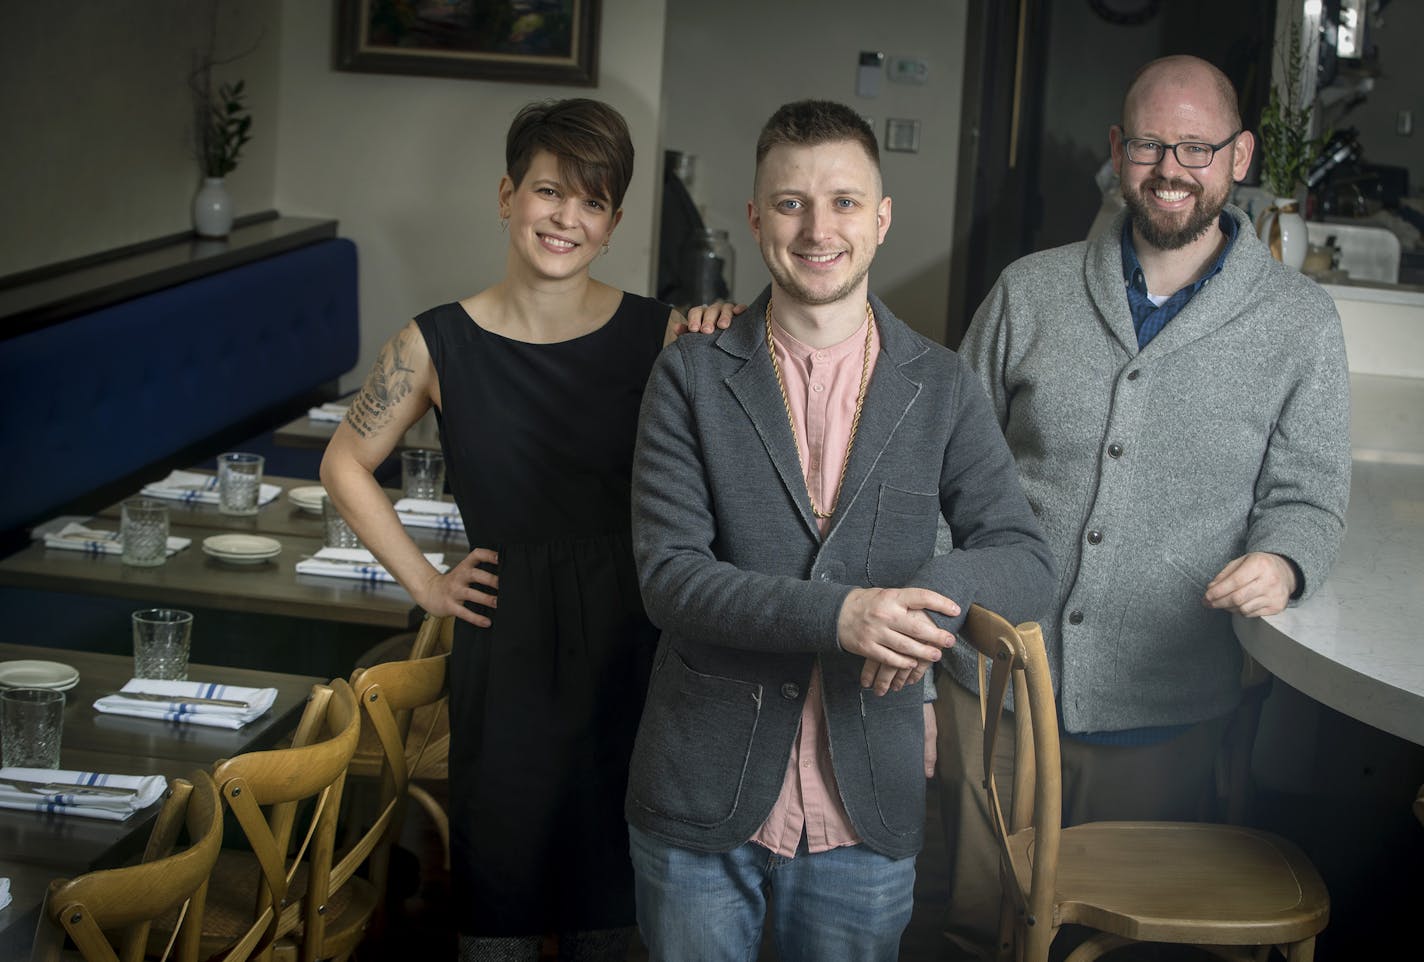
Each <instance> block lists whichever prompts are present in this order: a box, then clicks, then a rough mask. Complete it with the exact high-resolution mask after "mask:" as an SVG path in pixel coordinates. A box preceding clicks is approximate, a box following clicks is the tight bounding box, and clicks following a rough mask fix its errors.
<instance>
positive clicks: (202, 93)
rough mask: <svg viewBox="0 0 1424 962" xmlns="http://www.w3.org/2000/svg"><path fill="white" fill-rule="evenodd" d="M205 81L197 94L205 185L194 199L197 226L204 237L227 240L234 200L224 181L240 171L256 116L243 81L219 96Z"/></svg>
mask: <svg viewBox="0 0 1424 962" xmlns="http://www.w3.org/2000/svg"><path fill="white" fill-rule="evenodd" d="M204 80H205V82H204V83H203V84H202V85H201V86H200V87H199V88H198V89H197V90H196V91H195V94H196V111H197V149H198V160H199V163H200V164H201V165H202V168H203V186H202V187H201V188H199V190H198V194H197V196H196V197H194V198H193V227H194V230H196V231H197V233H198V235H199V236H200V237H226V236H227V235H228V233H229V232H230V231H231V230H232V198H231V197H229V196H228V193H227V186H226V184H225V183H224V178H225V177H227V175H228V174H230V173H232V172H233V170H235V169H236V168H237V161H238V159H239V158H240V157H241V156H242V148H243V146H244V145H245V144H246V143H247V142H248V141H249V140H251V139H252V115H251V113H250V112H249V111H248V109H247V105H246V103H245V100H246V96H247V92H246V90H245V89H244V88H243V82H242V81H241V80H239V81H237V82H236V83H231V84H222V85H221V86H220V87H218V92H217V95H216V96H213V95H212V93H211V90H212V87H211V79H210V78H209V77H208V76H207V75H206V74H204Z"/></svg>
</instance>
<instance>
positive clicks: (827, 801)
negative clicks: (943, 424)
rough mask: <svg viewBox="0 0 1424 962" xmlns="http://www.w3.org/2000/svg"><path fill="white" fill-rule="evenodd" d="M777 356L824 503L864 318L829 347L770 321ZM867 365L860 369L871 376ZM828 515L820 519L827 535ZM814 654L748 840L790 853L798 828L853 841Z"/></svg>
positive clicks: (835, 470)
mask: <svg viewBox="0 0 1424 962" xmlns="http://www.w3.org/2000/svg"><path fill="white" fill-rule="evenodd" d="M772 332H773V334H774V335H775V338H776V361H777V363H778V364H780V365H781V380H782V382H783V383H784V384H785V386H786V399H787V401H788V403H789V404H790V405H791V416H792V417H793V418H795V419H796V435H797V437H798V438H799V440H800V443H801V466H802V467H803V468H804V469H805V472H806V488H807V490H808V491H810V492H811V493H812V495H813V500H814V501H815V502H816V507H818V508H820V509H821V510H822V511H826V510H828V509H829V508H830V507H831V505H832V504H834V503H835V501H836V495H837V490H836V489H837V488H838V487H839V485H840V479H841V465H842V464H843V463H844V461H845V458H846V454H847V453H848V452H847V450H846V449H847V447H848V446H849V443H850V428H851V423H852V422H853V421H854V419H855V401H856V397H857V396H858V395H859V393H860V380H861V370H862V367H863V366H864V365H863V361H864V358H865V325H864V324H862V325H861V326H860V327H859V328H857V329H856V332H855V333H854V334H852V335H851V336H850V337H848V338H846V339H845V340H844V341H841V342H840V343H839V344H835V345H833V346H831V347H823V348H814V347H809V346H807V345H805V344H803V343H801V342H800V341H798V340H796V339H795V338H793V337H792V336H791V335H789V334H787V333H786V332H785V331H784V330H782V329H781V326H780V325H778V324H776V323H775V322H773V324H772ZM870 336H871V344H870V362H869V364H870V371H873V370H874V369H875V358H876V355H877V354H879V352H880V335H879V331H877V330H875V328H874V325H871V332H870ZM869 373H870V372H869V371H867V372H866V376H867V377H868V376H869ZM830 521H831V519H829V518H821V519H818V523H819V525H820V528H821V533H822V534H825V532H826V528H827V527H828V526H829V524H830ZM821 687H822V683H821V666H820V663H819V661H818V662H817V664H816V667H815V670H814V671H813V672H812V673H811V684H810V686H809V687H808V688H807V690H806V701H805V702H804V703H803V704H802V706H801V729H800V731H799V732H798V733H797V736H796V741H795V743H794V744H793V745H792V746H791V757H790V758H789V759H788V760H787V762H786V778H785V780H784V781H783V782H782V783H781V794H780V795H779V796H778V797H777V799H776V805H775V806H773V807H772V810H771V814H770V815H768V816H767V819H766V821H765V822H763V823H762V826H761V828H760V829H758V830H757V833H756V834H755V835H753V836H752V841H754V842H756V843H758V844H760V845H764V846H766V847H767V848H768V849H770V850H771V851H773V852H775V853H776V854H777V855H782V856H786V857H788V858H790V857H792V856H794V855H795V854H796V848H797V846H798V845H799V844H800V842H801V833H802V831H803V830H804V831H805V833H806V841H807V844H808V847H809V848H810V850H811V851H812V852H824V851H827V850H828V849H833V848H839V847H841V846H843V845H855V844H856V843H857V842H859V841H860V837H859V836H857V835H856V834H855V828H854V826H852V825H851V822H850V816H848V815H847V814H846V810H845V806H844V805H843V804H842V803H841V796H840V789H839V788H837V787H836V773H835V769H834V768H833V767H832V765H831V750H830V742H829V740H828V738H827V735H826V729H825V711H824V702H823V701H822V697H821Z"/></svg>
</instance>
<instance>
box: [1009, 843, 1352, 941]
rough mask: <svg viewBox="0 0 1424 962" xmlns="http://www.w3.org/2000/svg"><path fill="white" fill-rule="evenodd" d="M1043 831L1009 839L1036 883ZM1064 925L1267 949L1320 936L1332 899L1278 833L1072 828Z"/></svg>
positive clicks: (1065, 848)
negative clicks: (1035, 860) (1036, 852)
mask: <svg viewBox="0 0 1424 962" xmlns="http://www.w3.org/2000/svg"><path fill="white" fill-rule="evenodd" d="M1033 842H1034V839H1033V830H1032V829H1028V830H1025V831H1022V832H1018V833H1016V834H1015V835H1013V836H1012V837H1011V838H1010V839H1009V849H1010V857H1011V858H1012V860H1013V865H1014V871H1015V873H1016V875H1017V876H1018V878H1019V880H1020V883H1021V884H1022V885H1023V886H1025V888H1026V887H1027V885H1028V879H1029V878H1030V873H1031V872H1032V867H1033V856H1034V844H1033ZM1058 857H1059V862H1058V885H1057V900H1058V902H1059V913H1060V917H1059V918H1058V919H1056V920H1054V924H1055V925H1059V924H1065V923H1078V924H1081V925H1088V926H1091V927H1093V928H1096V929H1099V930H1101V931H1105V932H1112V933H1114V934H1117V935H1121V936H1124V937H1126V938H1130V939H1135V940H1138V941H1145V942H1182V943H1195V944H1211V945H1263V944H1272V943H1284V942H1295V941H1298V940H1301V939H1305V938H1308V937H1310V936H1313V935H1315V934H1316V933H1318V932H1320V931H1321V930H1322V929H1324V928H1325V923H1326V922H1327V921H1328V919H1329V914H1330V909H1329V905H1330V902H1329V897H1328V896H1327V894H1326V890H1325V883H1324V882H1323V881H1321V879H1320V876H1319V875H1318V874H1317V873H1316V871H1315V868H1314V866H1312V865H1311V864H1310V861H1309V860H1308V859H1307V858H1306V857H1305V855H1304V853H1302V852H1301V851H1300V849H1298V848H1297V847H1296V846H1295V845H1293V844H1292V843H1290V842H1288V841H1286V840H1285V839H1283V838H1280V837H1279V836H1276V835H1272V834H1270V833H1268V832H1261V831H1255V830H1252V829H1246V828H1240V827H1236V826H1229V825H1208V824H1199V823H1188V822H1180V823H1179V822H1092V823H1089V824H1086V825H1077V826H1074V827H1072V828H1066V829H1064V830H1063V834H1062V841H1061V843H1060V847H1059V855H1058Z"/></svg>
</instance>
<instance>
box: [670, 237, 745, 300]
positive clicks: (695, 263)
mask: <svg viewBox="0 0 1424 962" xmlns="http://www.w3.org/2000/svg"><path fill="white" fill-rule="evenodd" d="M735 264H736V253H735V252H734V251H733V250H732V242H731V240H729V239H728V237H727V232H726V231H724V230H721V229H719V228H711V227H705V228H703V229H702V230H700V231H698V232H696V233H694V234H693V235H692V236H691V237H690V238H688V241H687V244H686V246H685V247H684V248H683V270H682V276H683V278H684V280H685V282H686V284H687V295H688V303H689V304H692V305H696V304H710V303H712V302H713V301H725V300H729V299H730V298H731V296H732V283H733V280H734V278H733V273H734V267H735Z"/></svg>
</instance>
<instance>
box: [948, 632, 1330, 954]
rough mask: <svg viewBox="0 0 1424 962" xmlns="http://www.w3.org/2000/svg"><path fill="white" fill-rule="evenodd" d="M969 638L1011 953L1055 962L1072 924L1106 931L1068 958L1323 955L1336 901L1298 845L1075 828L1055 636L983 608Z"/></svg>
mask: <svg viewBox="0 0 1424 962" xmlns="http://www.w3.org/2000/svg"><path fill="white" fill-rule="evenodd" d="M959 638H960V641H961V642H962V643H967V644H969V645H971V646H973V648H974V649H976V650H977V651H978V652H979V655H980V656H981V659H980V666H981V672H980V675H981V686H980V687H981V691H983V692H984V693H985V694H984V696H983V697H982V699H981V704H982V705H983V706H984V708H985V712H984V785H985V789H986V790H987V792H988V793H989V809H990V817H991V820H992V821H993V823H994V831H995V834H996V836H997V837H998V839H999V848H1000V861H1001V876H1002V882H1003V886H1004V902H1003V906H1004V908H1003V917H1002V919H1001V926H1000V929H1001V939H1000V958H1001V959H1007V958H1016V959H1018V960H1020V962H1025V960H1027V962H1044V960H1046V959H1047V958H1048V950H1049V946H1050V944H1051V943H1052V942H1053V939H1054V937H1055V936H1056V935H1057V933H1058V930H1059V927H1060V926H1062V925H1064V924H1068V923H1075V924H1078V925H1084V926H1088V927H1090V928H1092V929H1096V930H1097V932H1096V933H1095V934H1094V935H1092V936H1091V937H1089V938H1088V940H1087V941H1086V942H1084V943H1083V944H1082V945H1080V946H1079V947H1078V948H1077V949H1075V950H1074V951H1073V953H1072V954H1071V955H1069V956H1068V962H1088V960H1091V959H1096V958H1098V957H1099V956H1100V955H1103V954H1104V953H1106V952H1110V951H1112V950H1113V949H1116V948H1119V947H1121V946H1123V945H1126V944H1129V943H1132V942H1175V943H1183V944H1191V945H1196V946H1198V947H1200V948H1202V949H1204V950H1206V951H1208V952H1210V953H1211V954H1213V955H1216V956H1218V957H1221V958H1226V959H1264V958H1265V957H1266V955H1267V954H1268V953H1269V951H1270V947H1271V946H1276V947H1279V948H1280V949H1281V951H1282V953H1283V954H1284V955H1285V956H1286V958H1287V959H1289V960H1291V962H1309V960H1310V959H1312V958H1313V956H1314V950H1315V936H1316V935H1317V934H1318V933H1319V932H1320V931H1321V930H1322V929H1324V928H1325V923H1326V921H1327V920H1328V918H1329V912H1330V902H1329V896H1328V895H1327V894H1326V891H1325V884H1324V883H1323V882H1322V881H1321V880H1320V876H1319V875H1318V874H1317V873H1316V871H1315V868H1314V867H1313V866H1312V865H1311V864H1310V862H1309V860H1307V859H1306V857H1305V856H1304V855H1303V854H1302V853H1301V851H1300V850H1299V849H1298V848H1296V846H1295V845H1293V844H1291V843H1290V842H1288V841H1286V840H1285V839H1283V838H1279V837H1278V836H1275V835H1271V834H1269V833H1267V832H1260V831H1254V830H1251V829H1246V828H1240V827H1237V826H1227V825H1209V824H1203V823H1185V822H1090V823H1088V824H1085V825H1075V826H1072V827H1070V828H1063V827H1062V819H1061V812H1062V767H1061V763H1060V756H1059V742H1058V716H1057V713H1056V711H1055V709H1054V703H1053V687H1052V681H1051V679H1050V678H1049V672H1048V659H1047V655H1046V653H1045V651H1044V647H1043V635H1042V632H1041V631H1040V629H1039V627H1038V625H1037V624H1033V623H1028V624H1024V625H1020V626H1018V627H1014V626H1013V625H1011V624H1009V623H1008V622H1007V621H1005V620H1004V619H1003V618H1001V617H1000V616H998V615H997V614H994V613H993V612H991V611H988V610H986V609H984V608H981V607H979V606H978V605H974V606H972V607H971V608H970V611H969V614H968V616H967V618H966V620H965V624H964V627H963V628H962V629H961V630H960V633H959ZM986 665H987V672H986V671H985V666H986ZM986 674H987V678H986V677H985V675H986ZM1010 686H1012V688H1013V692H1014V702H1013V707H1014V725H1013V728H1014V731H1013V734H1012V737H1013V738H1014V741H1015V752H1016V757H1015V765H1014V776H1013V796H1012V808H1011V809H1005V807H1004V805H1003V802H1002V798H1001V793H1000V786H999V785H998V784H997V783H996V780H995V778H994V773H993V766H992V758H993V752H994V745H995V743H996V741H997V739H998V738H999V737H1001V736H1002V735H1003V732H1002V731H1001V721H1002V720H1003V719H1004V715H1003V707H1004V702H1005V698H1006V695H1007V692H1008V691H1009V689H1010Z"/></svg>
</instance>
